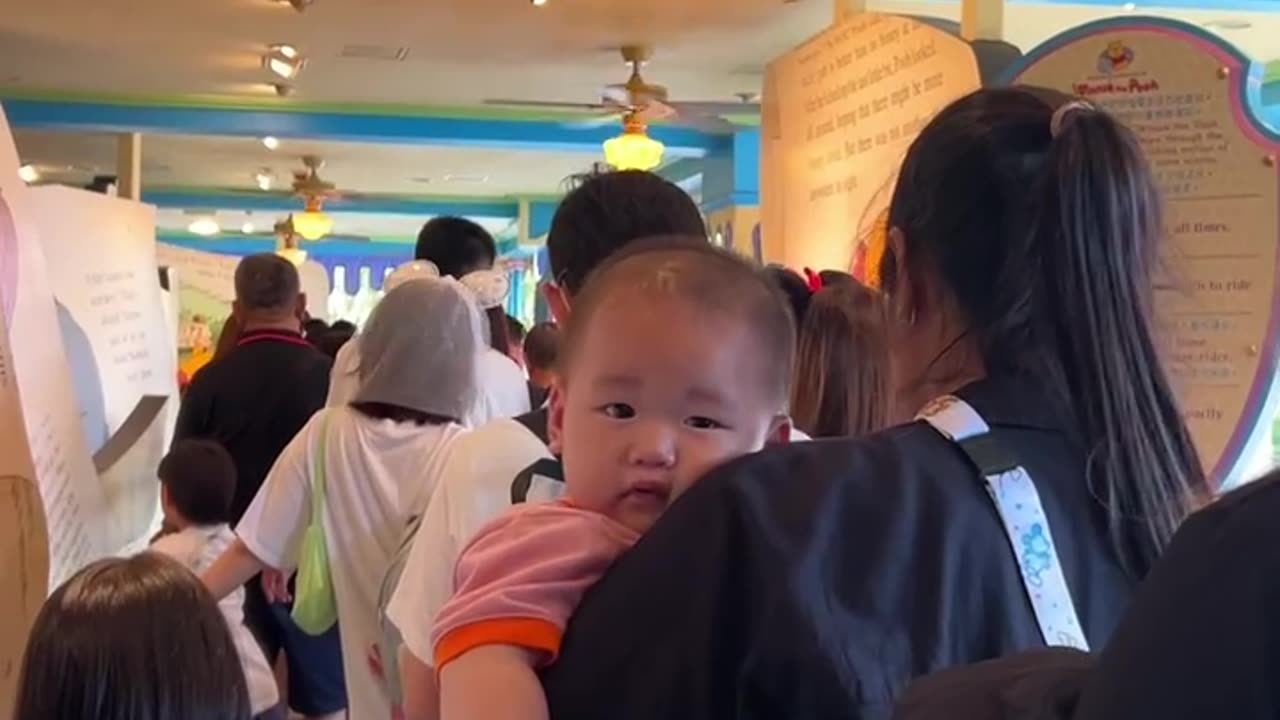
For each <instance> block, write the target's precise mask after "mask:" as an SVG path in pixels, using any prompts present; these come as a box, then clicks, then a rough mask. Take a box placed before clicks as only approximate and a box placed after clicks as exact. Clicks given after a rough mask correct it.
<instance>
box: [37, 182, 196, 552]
mask: <svg viewBox="0 0 1280 720" xmlns="http://www.w3.org/2000/svg"><path fill="white" fill-rule="evenodd" d="M29 197H30V201H31V210H32V217H33V218H34V220H35V223H36V226H37V229H38V235H39V238H40V244H41V247H42V248H43V249H44V254H45V257H47V258H51V259H56V260H51V262H50V263H49V265H48V268H47V277H48V285H49V289H50V290H51V291H52V292H53V295H54V300H55V303H56V307H57V312H58V321H59V329H60V330H61V334H62V345H63V350H64V352H65V354H66V357H67V360H68V362H69V364H70V367H71V380H72V386H73V388H74V390H75V394H76V398H77V405H78V406H79V407H80V410H81V425H82V428H83V430H84V434H85V442H86V446H87V447H88V450H89V452H90V453H91V454H92V455H93V456H94V458H95V466H96V469H97V472H98V477H99V480H100V482H101V483H102V488H103V492H104V493H105V496H106V501H107V515H108V518H109V523H108V525H107V530H108V532H109V534H108V536H107V538H106V542H107V546H108V548H110V549H111V550H112V551H115V550H118V549H119V548H123V547H125V546H128V545H130V544H133V543H135V542H136V541H138V540H139V539H140V538H145V537H146V536H147V535H148V534H149V531H150V529H151V528H152V526H153V523H154V522H155V520H156V518H157V512H158V508H159V504H158V500H159V495H158V484H157V483H156V479H155V467H156V466H157V465H158V464H159V462H160V458H161V457H163V455H164V452H165V449H166V447H167V446H166V441H167V439H168V437H169V436H170V434H171V433H170V428H168V427H166V423H165V420H166V419H167V415H166V414H165V413H163V412H162V411H163V409H164V406H165V404H166V402H174V403H176V402H177V366H176V365H177V363H176V358H175V355H176V351H175V345H174V340H173V338H172V336H171V335H170V331H169V327H170V325H169V321H168V319H167V318H166V317H165V315H164V304H163V302H162V300H161V290H160V277H159V274H158V273H157V271H156V250H155V247H156V241H155V209H154V208H152V207H151V206H149V205H143V204H140V203H137V202H133V201H129V200H124V199H120V198H115V197H109V196H107V195H103V194H100V193H92V192H87V191H84V190H77V189H74V188H68V187H61V186H46V187H39V188H33V189H31V191H30V192H29ZM89 248H92V251H91V252H89V251H88V249H89ZM108 459H109V460H110V462H108V461H107V460H108Z"/></svg>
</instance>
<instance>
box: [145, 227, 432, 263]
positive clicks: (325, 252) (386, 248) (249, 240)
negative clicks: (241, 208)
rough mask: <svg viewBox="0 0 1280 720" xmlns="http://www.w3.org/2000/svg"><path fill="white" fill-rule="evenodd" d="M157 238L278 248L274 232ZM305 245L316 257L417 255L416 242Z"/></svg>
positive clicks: (237, 250) (233, 248)
mask: <svg viewBox="0 0 1280 720" xmlns="http://www.w3.org/2000/svg"><path fill="white" fill-rule="evenodd" d="M156 240H158V241H160V242H163V243H169V244H170V245H177V246H179V247H184V248H190V249H192V250H202V251H204V252H211V253H218V254H219V255H236V256H243V255H253V254H254V253H266V252H275V249H276V239H275V238H274V237H272V236H270V235H240V236H234V237H211V238H193V237H191V235H189V234H187V233H182V232H171V231H166V230H159V231H157V232H156ZM302 249H303V250H306V251H307V253H309V254H311V255H314V256H316V257H346V256H358V257H384V258H390V259H392V260H396V261H400V262H403V261H407V260H410V259H412V258H413V246H412V245H406V244H403V243H380V242H358V241H353V240H318V241H315V242H303V243H302Z"/></svg>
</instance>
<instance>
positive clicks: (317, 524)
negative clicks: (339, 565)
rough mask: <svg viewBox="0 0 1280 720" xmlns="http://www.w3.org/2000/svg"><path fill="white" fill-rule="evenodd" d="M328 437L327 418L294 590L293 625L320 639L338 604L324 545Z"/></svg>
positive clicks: (335, 617)
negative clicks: (309, 519)
mask: <svg viewBox="0 0 1280 720" xmlns="http://www.w3.org/2000/svg"><path fill="white" fill-rule="evenodd" d="M328 437H329V417H328V415H327V414H326V415H325V418H324V421H323V423H322V425H321V427H320V439H319V441H318V442H317V443H316V452H315V459H314V462H313V466H314V467H315V478H314V479H313V481H312V483H311V524H309V525H308V526H307V531H306V533H305V534H304V535H303V536H302V549H301V551H300V554H299V556H298V576H297V578H296V579H295V581H294V590H293V622H294V623H296V624H297V626H298V627H299V628H300V629H301V630H302V631H303V632H304V633H306V634H308V635H323V634H324V633H325V631H327V630H328V629H329V628H331V627H333V626H334V624H335V623H337V622H338V602H337V600H336V599H335V598H334V595H333V575H332V574H331V573H330V571H329V550H328V548H327V547H325V543H324V524H323V522H322V520H323V518H324V493H325V479H326V478H325V445H326V440H327V439H328Z"/></svg>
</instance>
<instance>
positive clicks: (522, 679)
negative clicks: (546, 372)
mask: <svg viewBox="0 0 1280 720" xmlns="http://www.w3.org/2000/svg"><path fill="white" fill-rule="evenodd" d="M794 335H795V329H794V326H793V321H792V319H791V316H790V313H789V311H788V310H787V308H786V307H785V305H784V304H783V301H782V299H781V297H780V296H779V295H778V294H777V293H776V291H775V290H774V289H773V287H772V286H771V285H770V284H769V282H768V281H767V280H766V279H765V278H764V277H763V276H762V275H761V274H760V273H758V272H757V271H756V270H755V269H753V268H752V267H751V266H750V265H748V264H747V263H745V262H744V261H742V260H739V259H738V258H736V257H734V256H732V255H729V254H727V253H723V252H719V251H717V250H715V249H714V248H712V247H711V246H709V245H708V244H707V243H706V242H705V241H703V240H690V239H667V240H655V241H647V242H644V243H640V244H638V245H636V246H634V247H633V248H630V249H628V250H625V251H623V252H621V253H620V254H619V255H618V256H616V257H615V258H612V259H610V261H608V262H607V263H606V264H605V265H604V266H602V267H601V268H600V269H599V270H598V271H597V272H596V273H595V274H594V275H593V276H592V278H591V279H590V280H589V281H588V283H587V286H586V288H585V289H584V291H583V293H582V294H581V296H580V297H577V298H575V301H574V308H573V315H572V318H571V320H570V323H569V326H568V328H567V330H566V334H565V338H564V345H563V347H562V350H561V365H560V367H561V370H562V374H561V378H562V379H571V380H569V381H568V382H565V381H564V380H562V381H561V382H560V384H558V385H557V387H556V389H555V391H554V392H553V394H552V400H551V421H550V424H551V433H552V446H553V449H555V450H556V451H558V452H559V453H560V454H562V456H563V461H564V471H565V481H566V497H565V498H564V499H563V500H560V501H556V502H551V503H545V504H532V505H522V506H519V507H517V508H515V509H513V510H512V511H511V512H510V513H508V514H507V515H505V516H503V517H502V518H500V519H498V520H497V521H495V522H494V523H492V524H491V525H489V526H488V527H487V528H486V529H485V530H482V531H481V532H480V533H479V534H478V535H477V536H476V538H475V539H474V540H473V541H472V542H471V544H470V545H469V546H468V547H467V549H466V550H465V551H464V552H463V555H462V557H461V558H460V559H459V562H458V566H457V571H456V577H455V590H456V592H455V595H454V597H453V599H452V600H451V601H450V602H449V603H448V604H447V605H446V606H445V607H444V609H443V610H442V611H441V612H440V614H439V616H438V617H437V618H436V622H435V627H434V631H433V645H434V647H435V667H436V670H437V672H438V673H439V674H440V681H441V710H442V717H443V718H444V719H445V720H462V719H466V718H485V719H486V720H504V719H506V718H539V717H547V709H546V701H545V698H544V697H543V695H542V689H541V686H540V685H539V684H538V679H537V676H536V675H535V671H536V670H537V669H538V668H539V667H541V666H543V665H546V664H548V663H550V662H552V661H554V659H555V656H556V653H557V651H558V649H559V644H560V638H561V635H562V633H563V630H564V627H565V624H566V623H567V621H568V619H569V617H570V616H571V615H572V614H573V611H574V608H575V607H576V606H577V604H578V601H579V599H580V598H581V596H582V593H583V592H584V591H585V590H586V589H587V588H588V587H590V586H591V584H592V583H594V582H595V581H596V580H597V579H598V578H599V577H600V576H601V575H602V574H603V573H604V571H605V570H606V569H607V568H608V567H609V565H610V564H611V563H612V562H613V560H614V559H615V558H617V557H618V556H619V555H620V554H621V553H623V552H625V551H626V550H627V549H628V548H630V546H631V545H632V544H633V543H635V541H636V540H637V539H638V538H639V537H640V535H642V534H643V533H644V532H645V531H647V530H648V529H649V527H650V526H652V525H653V523H654V522H655V521H656V520H657V519H658V516H659V515H661V514H662V513H663V511H665V510H666V508H667V507H668V506H669V505H670V504H671V503H672V502H674V501H675V500H676V499H677V498H678V497H679V496H680V495H681V494H682V493H683V492H685V491H686V490H687V489H688V488H689V487H690V486H691V485H692V484H693V483H694V482H695V481H697V480H698V479H699V478H700V477H701V476H702V475H703V474H704V473H705V472H706V471H708V470H710V469H711V468H712V467H714V466H716V465H718V464H720V463H722V462H724V461H726V460H729V459H732V458H734V457H737V456H740V455H743V454H746V453H750V452H753V451H756V450H759V449H760V448H761V447H763V446H764V444H765V443H766V442H770V441H775V442H785V441H786V440H787V437H788V434H789V432H790V421H789V420H788V418H787V414H786V412H787V394H788V389H789V384H790V379H791V366H792V361H793V355H794V347H795V337H794ZM494 688H501V692H494Z"/></svg>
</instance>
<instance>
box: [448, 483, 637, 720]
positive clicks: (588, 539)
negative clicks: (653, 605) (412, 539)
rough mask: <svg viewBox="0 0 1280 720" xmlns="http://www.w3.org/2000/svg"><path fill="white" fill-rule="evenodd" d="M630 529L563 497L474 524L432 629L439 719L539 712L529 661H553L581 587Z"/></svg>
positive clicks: (617, 550) (533, 664)
mask: <svg viewBox="0 0 1280 720" xmlns="http://www.w3.org/2000/svg"><path fill="white" fill-rule="evenodd" d="M636 537H637V536H636V534H635V533H634V532H633V531H631V530H630V529H628V528H625V527H623V526H621V525H619V524H617V523H615V522H613V521H612V520H609V519H608V518H605V517H604V516H602V515H599V514H597V513H593V512H589V511H586V510H580V509H578V508H574V507H572V506H569V505H568V504H565V503H545V504H538V505H521V506H517V507H516V508H513V509H512V510H511V511H510V512H509V513H507V514H506V515H504V516H503V517H501V518H499V519H498V520H496V521H494V522H493V523H492V524H491V525H489V526H488V527H487V528H485V529H483V530H481V531H480V533H479V534H478V535H477V536H476V538H475V540H473V541H472V542H471V544H470V545H468V546H467V548H466V549H465V550H463V552H462V556H461V557H460V558H459V559H458V568H457V572H456V581H455V585H456V588H457V589H456V591H455V593H454V596H453V598H451V599H450V600H449V602H448V603H447V604H446V605H445V606H444V608H443V609H442V610H441V611H440V614H439V615H438V616H437V617H436V622H435V627H434V628H433V629H432V640H433V642H432V645H433V648H434V657H433V664H434V665H435V667H436V668H437V669H438V670H439V671H440V701H441V702H440V706H441V719H442V720H467V719H468V718H486V719H487V718H497V719H499V720H507V719H513V718H530V719H536V718H545V717H547V707H546V699H545V698H544V696H543V694H542V688H541V686H540V685H539V684H538V679H537V668H538V667H540V666H543V665H546V664H547V663H549V662H551V661H552V660H554V659H555V656H556V654H557V653H558V652H559V649H560V638H561V635H562V633H563V631H564V626H565V624H566V623H567V622H568V619H569V616H570V615H572V614H573V611H574V608H576V607H577V605H578V601H579V600H580V599H581V598H582V593H583V592H585V591H586V589H587V588H589V587H591V585H592V584H594V583H595V581H596V580H598V579H599V578H600V576H601V575H603V574H604V571H605V570H606V569H607V568H608V567H609V565H610V564H612V563H613V561H614V559H616V558H617V557H618V555H619V554H621V553H622V552H624V551H625V550H626V549H627V548H628V547H630V545H631V543H633V542H634V541H635V539H636ZM455 666H456V667H455ZM495 687H499V688H503V692H501V693H495V692H493V688H495Z"/></svg>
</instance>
